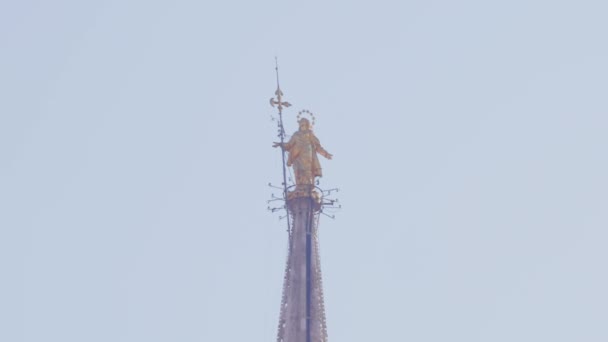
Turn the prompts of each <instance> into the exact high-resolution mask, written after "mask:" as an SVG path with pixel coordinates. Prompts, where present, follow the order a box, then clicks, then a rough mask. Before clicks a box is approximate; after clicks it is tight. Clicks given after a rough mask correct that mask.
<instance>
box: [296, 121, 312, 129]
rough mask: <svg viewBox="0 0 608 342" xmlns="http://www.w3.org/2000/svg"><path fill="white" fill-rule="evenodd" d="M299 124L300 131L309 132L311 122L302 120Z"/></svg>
mask: <svg viewBox="0 0 608 342" xmlns="http://www.w3.org/2000/svg"><path fill="white" fill-rule="evenodd" d="M298 124H299V125H300V131H308V130H309V129H310V121H308V119H306V118H302V119H300V121H298Z"/></svg>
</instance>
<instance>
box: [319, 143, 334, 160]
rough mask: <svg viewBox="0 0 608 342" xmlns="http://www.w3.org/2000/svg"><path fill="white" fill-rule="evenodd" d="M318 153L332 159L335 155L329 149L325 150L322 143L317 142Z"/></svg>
mask: <svg viewBox="0 0 608 342" xmlns="http://www.w3.org/2000/svg"><path fill="white" fill-rule="evenodd" d="M316 150H317V153H319V154H320V155H322V156H323V157H325V158H327V159H329V160H331V158H332V157H333V155H332V154H331V153H329V152H327V151H325V149H324V148H323V146H321V144H320V143H319V144H317V148H316Z"/></svg>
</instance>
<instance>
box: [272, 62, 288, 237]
mask: <svg viewBox="0 0 608 342" xmlns="http://www.w3.org/2000/svg"><path fill="white" fill-rule="evenodd" d="M274 62H275V70H276V74H277V94H276V95H277V102H278V103H279V104H278V108H279V138H280V139H281V159H282V163H281V164H282V165H283V198H284V199H285V211H286V212H287V215H286V216H287V233H288V238H289V240H291V219H290V215H289V206H288V205H287V166H286V164H285V149H284V148H283V144H284V143H285V128H284V127H283V105H282V104H281V100H282V99H281V87H280V85H279V60H278V58H277V57H276V56H275V58H274Z"/></svg>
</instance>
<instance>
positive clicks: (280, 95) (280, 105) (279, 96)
mask: <svg viewBox="0 0 608 342" xmlns="http://www.w3.org/2000/svg"><path fill="white" fill-rule="evenodd" d="M274 62H275V70H276V71H277V91H275V92H274V94H275V95H276V96H277V97H276V99H275V98H270V105H271V106H272V107H274V106H275V105H276V106H277V107H278V108H279V113H282V112H283V107H285V108H287V107H290V106H291V103H289V102H287V101H282V99H283V92H282V91H281V87H280V86H279V62H278V59H277V57H275V58H274Z"/></svg>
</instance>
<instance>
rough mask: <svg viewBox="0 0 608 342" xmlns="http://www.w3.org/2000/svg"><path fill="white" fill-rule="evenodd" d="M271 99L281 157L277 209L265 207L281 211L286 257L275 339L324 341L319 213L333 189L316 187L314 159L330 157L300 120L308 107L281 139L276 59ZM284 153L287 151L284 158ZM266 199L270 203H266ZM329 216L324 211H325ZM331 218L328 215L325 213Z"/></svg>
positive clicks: (330, 204) (330, 205) (316, 162)
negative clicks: (279, 204) (291, 177)
mask: <svg viewBox="0 0 608 342" xmlns="http://www.w3.org/2000/svg"><path fill="white" fill-rule="evenodd" d="M276 72H277V90H276V92H275V95H276V98H272V99H270V104H271V105H272V106H273V107H274V106H277V108H278V112H279V120H278V128H279V129H278V138H279V139H280V141H279V142H275V143H274V144H273V147H280V148H281V157H282V161H283V163H282V164H283V166H282V167H283V186H282V187H280V188H279V189H281V190H282V191H283V196H282V198H276V197H275V198H274V199H272V200H271V201H276V200H281V201H282V202H283V206H282V207H278V208H269V209H271V210H272V211H275V210H281V209H284V210H286V212H287V213H286V215H285V216H286V217H287V227H288V232H289V234H288V252H287V253H288V255H287V263H286V267H285V276H284V280H283V296H282V300H281V310H280V318H279V327H278V334H277V335H278V336H277V342H327V325H326V322H325V305H324V300H323V287H322V277H321V262H320V257H319V240H318V239H319V235H318V230H319V216H320V214H325V215H327V214H326V213H324V212H323V210H324V209H328V208H339V206H338V205H337V200H333V199H330V198H328V196H329V195H330V194H331V193H332V192H333V191H337V189H332V190H328V191H324V190H322V189H321V188H319V187H318V186H317V184H318V181H317V178H318V177H321V176H322V172H321V165H320V163H319V159H318V157H317V155H318V154H320V155H321V156H323V157H325V158H327V159H332V157H333V156H332V154H330V153H329V152H327V151H326V150H325V149H324V148H323V147H322V146H321V143H320V141H319V139H318V138H317V137H316V135H315V134H314V133H313V131H312V125H311V121H309V120H308V119H307V118H302V117H301V116H302V115H303V114H307V115H309V116H310V117H311V119H312V124H314V122H315V117H314V115H313V114H312V113H311V112H309V111H308V110H303V111H300V112H299V114H298V116H297V119H298V125H299V129H298V131H296V132H295V133H294V134H293V135H292V136H291V138H290V139H289V141H285V140H286V139H285V130H284V126H283V108H287V107H289V106H291V105H290V104H289V103H288V102H284V101H283V99H282V96H283V92H282V91H281V89H280V86H279V75H278V63H277V66H276ZM286 153H287V154H288V156H287V160H285V159H286V158H285V157H286ZM288 167H292V168H293V171H294V174H295V185H288V183H287V168H288ZM269 202H270V201H269ZM327 216H329V215H327ZM330 217H332V216H330Z"/></svg>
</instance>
